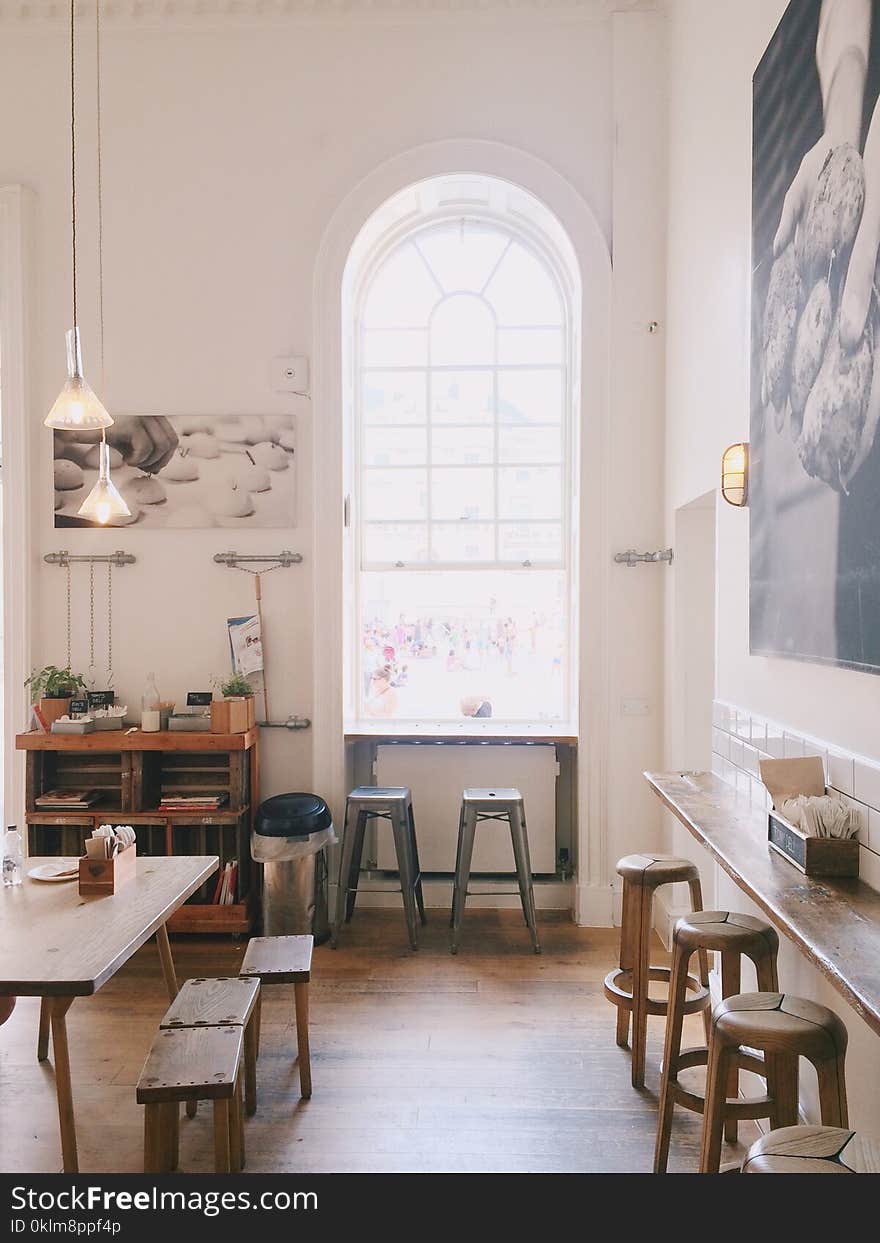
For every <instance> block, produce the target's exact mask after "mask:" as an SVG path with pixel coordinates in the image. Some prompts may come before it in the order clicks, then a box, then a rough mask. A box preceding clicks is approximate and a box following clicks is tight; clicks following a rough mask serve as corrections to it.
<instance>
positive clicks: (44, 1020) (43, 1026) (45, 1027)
mask: <svg viewBox="0 0 880 1243" xmlns="http://www.w3.org/2000/svg"><path fill="white" fill-rule="evenodd" d="M51 1023H52V1010H51V1006H50V1003H49V998H48V997H41V998H40V1034H39V1036H38V1037H37V1061H38V1062H45V1060H46V1058H47V1057H48V1056H49V1028H50V1027H51Z"/></svg>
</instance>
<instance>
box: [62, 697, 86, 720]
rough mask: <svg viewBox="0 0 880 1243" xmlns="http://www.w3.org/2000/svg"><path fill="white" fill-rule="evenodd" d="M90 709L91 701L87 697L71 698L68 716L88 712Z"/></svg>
mask: <svg viewBox="0 0 880 1243" xmlns="http://www.w3.org/2000/svg"><path fill="white" fill-rule="evenodd" d="M88 710H89V701H88V700H87V699H71V701H70V707H69V708H68V709H67V712H68V716H77V715H78V714H80V713H86V712H88Z"/></svg>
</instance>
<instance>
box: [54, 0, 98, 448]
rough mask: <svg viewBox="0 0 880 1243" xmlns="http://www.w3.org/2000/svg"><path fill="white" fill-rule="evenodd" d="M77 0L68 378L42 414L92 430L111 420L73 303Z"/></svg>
mask: <svg viewBox="0 0 880 1243" xmlns="http://www.w3.org/2000/svg"><path fill="white" fill-rule="evenodd" d="M75 5H76V0H70V217H71V240H72V250H73V327H72V328H71V329H70V330H69V331H68V333H67V382H66V384H65V385H64V388H63V389H62V390H61V392H60V393H59V395H58V398H57V399H56V401H55V404H54V406H53V407H52V409H51V410H50V411H49V413H48V414H47V416H46V418H45V425H46V427H54V428H57V429H58V430H60V431H95V430H97V429H99V428H105V427H110V425H111V424H112V422H113V420H112V418H111V417H110V415H109V414H108V413H107V411H106V410H105V409H104V407H103V406H102V405H101V403H100V401H99V400H98V398H97V397H96V396H95V394H94V392H93V391H92V389H91V388H90V387H89V385H88V384H87V383H86V381H85V379H84V378H83V370H82V353H81V351H80V341H79V327H78V325H77V314H76V312H77V307H76V62H75V52H76V19H75V14H74V9H75Z"/></svg>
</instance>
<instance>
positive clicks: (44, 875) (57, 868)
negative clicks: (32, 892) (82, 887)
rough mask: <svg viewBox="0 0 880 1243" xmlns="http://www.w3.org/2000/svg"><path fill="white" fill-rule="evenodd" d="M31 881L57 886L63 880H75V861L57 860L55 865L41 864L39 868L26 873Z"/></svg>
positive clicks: (76, 872)
mask: <svg viewBox="0 0 880 1243" xmlns="http://www.w3.org/2000/svg"><path fill="white" fill-rule="evenodd" d="M28 876H30V878H31V880H44V881H48V882H49V883H50V884H54V885H58V884H60V883H61V882H62V881H65V880H76V878H77V877H78V876H79V861H78V860H77V859H59V860H58V861H57V862H56V863H41V864H40V866H39V867H36V868H31V869H30V870H29V872H28Z"/></svg>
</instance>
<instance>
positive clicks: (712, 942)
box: [675, 911, 779, 954]
mask: <svg viewBox="0 0 880 1243" xmlns="http://www.w3.org/2000/svg"><path fill="white" fill-rule="evenodd" d="M675 938H676V940H677V941H679V942H680V943H681V944H682V945H683V946H686V947H687V948H688V949H691V950H696V949H704V950H708V951H710V952H716V953H719V954H728V953H729V954H751V953H752V952H753V951H754V950H758V951H761V950H763V951H764V952H765V953H773V954H775V953H777V951H778V950H779V937H778V936H777V935H776V932H775V930H774V929H773V928H771V927H770V925H769V924H767V923H765V922H764V921H763V920H762V919H755V918H754V917H753V916H752V915H740V914H738V913H737V912H736V911H692V912H691V913H690V914H689V915H682V917H681V918H680V919H679V920H678V922H677V923H676V925H675Z"/></svg>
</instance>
